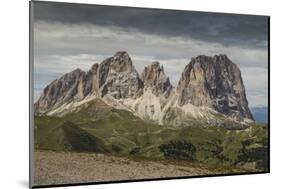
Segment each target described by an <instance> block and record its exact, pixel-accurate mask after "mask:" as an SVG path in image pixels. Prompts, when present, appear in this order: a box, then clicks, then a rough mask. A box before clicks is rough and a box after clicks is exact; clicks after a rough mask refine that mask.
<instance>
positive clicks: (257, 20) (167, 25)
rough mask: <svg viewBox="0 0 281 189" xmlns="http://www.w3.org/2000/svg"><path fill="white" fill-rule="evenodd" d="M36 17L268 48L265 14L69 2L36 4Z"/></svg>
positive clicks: (225, 43) (44, 19)
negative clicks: (254, 14) (221, 12)
mask: <svg viewBox="0 0 281 189" xmlns="http://www.w3.org/2000/svg"><path fill="white" fill-rule="evenodd" d="M35 19H36V20H43V21H51V22H52V21H56V22H61V23H75V24H95V25H101V26H117V27H123V28H126V30H132V31H134V30H136V31H140V32H145V33H149V34H156V35H164V36H175V35H176V36H182V37H192V38H194V39H200V40H205V41H210V42H213V41H215V42H219V43H222V44H224V45H238V46H248V47H255V48H267V38H268V25H267V24H268V22H267V20H268V17H266V16H251V15H250V16H249V15H235V14H219V13H205V12H204V13H203V12H194V11H188V12H187V11H176V10H161V9H143V8H128V7H116V6H114V7H113V6H102V5H95V6H91V5H83V4H68V3H44V2H40V3H35Z"/></svg>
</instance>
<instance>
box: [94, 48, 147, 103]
mask: <svg viewBox="0 0 281 189" xmlns="http://www.w3.org/2000/svg"><path fill="white" fill-rule="evenodd" d="M100 67H101V69H99V79H100V80H99V81H100V84H99V86H100V89H101V96H102V97H103V96H104V95H111V96H113V97H114V98H116V99H121V98H137V97H139V96H140V95H141V94H142V88H143V82H142V81H141V79H140V78H139V74H138V72H137V71H136V69H135V67H134V66H133V64H132V60H131V58H130V57H129V55H128V54H127V53H126V52H117V53H116V54H115V55H114V56H113V57H111V58H108V59H106V60H105V61H103V62H102V63H101V65H100Z"/></svg>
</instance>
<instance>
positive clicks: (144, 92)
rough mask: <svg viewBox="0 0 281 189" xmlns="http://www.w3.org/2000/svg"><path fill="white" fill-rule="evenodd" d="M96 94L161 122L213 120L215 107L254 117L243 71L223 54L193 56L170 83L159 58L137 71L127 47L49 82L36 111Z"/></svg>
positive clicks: (69, 106) (61, 108) (70, 105)
mask: <svg viewBox="0 0 281 189" xmlns="http://www.w3.org/2000/svg"><path fill="white" fill-rule="evenodd" d="M97 98H98V99H99V100H102V101H104V102H105V103H106V104H107V105H109V106H111V107H114V108H117V109H125V110H128V111H131V112H133V113H135V114H136V115H138V116H139V117H141V118H142V119H147V120H153V121H156V122H158V123H160V124H172V125H173V124H174V125H186V124H185V123H188V122H190V119H189V118H190V117H192V119H193V118H195V119H200V118H203V119H204V120H206V119H207V120H212V119H215V118H214V116H212V115H213V114H214V112H217V113H219V114H223V115H224V116H226V117H228V118H231V119H234V120H237V121H243V120H244V119H249V120H253V116H252V114H251V112H250V110H249V108H248V102H247V98H246V94H245V88H244V85H243V81H242V77H241V72H240V70H239V68H238V67H237V65H236V64H234V63H233V62H232V61H231V60H229V59H228V57H227V56H226V55H216V56H214V57H210V56H203V55H202V56H198V57H196V58H192V59H191V61H190V63H189V64H187V66H186V67H185V69H184V71H183V73H182V75H181V78H180V80H179V82H178V85H177V86H176V88H173V86H172V85H171V83H170V80H169V77H168V76H166V74H165V73H164V68H163V66H160V64H159V62H154V63H152V64H151V65H148V66H146V67H145V68H144V70H143V72H142V74H141V76H139V74H138V72H137V71H136V69H135V67H134V65H133V63H132V60H131V58H130V57H129V55H128V53H126V52H123V51H120V52H117V53H116V54H114V55H113V56H112V57H109V58H107V59H105V60H104V61H102V62H101V63H100V64H94V65H93V66H92V67H91V69H90V70H89V71H87V72H84V71H82V70H80V69H76V70H74V71H72V72H70V73H67V74H65V75H63V76H62V77H61V78H59V79H57V80H55V81H53V82H51V83H50V84H49V85H48V86H46V87H45V89H44V91H43V94H42V95H41V97H40V98H39V100H38V101H37V102H36V103H35V111H36V112H38V113H43V114H48V115H54V114H56V115H62V114H63V112H66V111H72V110H73V109H74V108H77V107H78V106H80V105H81V104H83V103H86V102H88V101H89V100H92V99H97ZM210 110H211V111H210ZM187 118H188V119H187Z"/></svg>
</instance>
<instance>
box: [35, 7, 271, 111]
mask: <svg viewBox="0 0 281 189" xmlns="http://www.w3.org/2000/svg"><path fill="white" fill-rule="evenodd" d="M34 4H35V7H34V11H35V12H34V13H35V14H34V15H35V20H34V78H35V79H34V87H35V88H34V94H35V100H36V99H38V97H39V96H40V94H41V93H42V91H43V89H44V87H45V86H46V85H47V84H49V83H50V82H51V81H53V80H54V79H57V78H59V77H60V76H62V75H63V74H65V73H67V72H70V71H72V70H74V69H76V68H78V67H79V68H81V69H83V70H85V71H86V70H88V69H89V68H90V67H91V65H93V64H94V63H100V62H101V61H102V60H104V59H105V58H107V57H109V56H112V55H113V54H114V53H115V52H116V51H120V50H122V51H127V52H128V53H129V55H130V56H131V58H132V61H133V63H134V65H135V67H136V69H137V70H138V72H139V73H141V71H142V70H143V68H144V67H145V66H146V65H149V64H150V63H151V62H152V61H159V62H160V64H162V65H163V66H164V69H165V72H166V74H167V75H168V76H169V77H170V80H171V82H172V84H173V85H174V86H176V85H177V82H178V80H179V77H180V75H181V73H182V71H183V69H184V67H185V66H186V65H187V64H188V62H189V60H190V59H191V57H195V56H198V55H201V54H204V55H209V56H214V55H215V54H227V55H228V57H229V58H230V59H231V60H232V61H233V62H234V63H236V64H237V65H238V66H239V67H240V69H241V72H242V77H243V80H244V84H245V87H246V92H247V98H248V100H249V104H250V106H252V107H253V106H266V105H267V103H268V102H267V99H268V46H267V45H268V17H266V16H248V15H247V16H246V15H234V14H216V13H202V12H192V11H173V10H159V9H142V8H128V7H112V6H99V5H80V4H67V3H49V2H48V3H47V2H35V3H34ZM257 76H258V77H257Z"/></svg>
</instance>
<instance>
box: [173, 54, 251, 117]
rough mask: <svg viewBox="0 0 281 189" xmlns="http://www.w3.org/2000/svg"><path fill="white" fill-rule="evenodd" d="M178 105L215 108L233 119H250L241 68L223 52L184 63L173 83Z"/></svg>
mask: <svg viewBox="0 0 281 189" xmlns="http://www.w3.org/2000/svg"><path fill="white" fill-rule="evenodd" d="M177 92H178V93H179V99H178V103H179V105H180V106H183V105H185V104H189V103H191V104H193V105H195V106H206V107H210V108H213V109H215V110H216V111H218V112H220V113H223V114H225V115H227V116H229V117H232V118H234V119H236V120H241V119H243V118H248V119H252V120H253V116H252V114H251V112H250V110H249V107H248V102H247V99H246V94H245V88H244V84H243V81H242V77H241V72H240V70H239V68H238V67H237V65H236V64H234V63H233V62H232V61H231V60H230V59H229V58H228V57H227V56H226V55H216V56H214V57H210V56H203V55H201V56H198V57H196V58H192V59H191V61H190V63H189V64H188V65H187V66H186V67H185V69H184V72H183V73H182V76H181V79H180V81H179V83H178V86H177Z"/></svg>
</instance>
